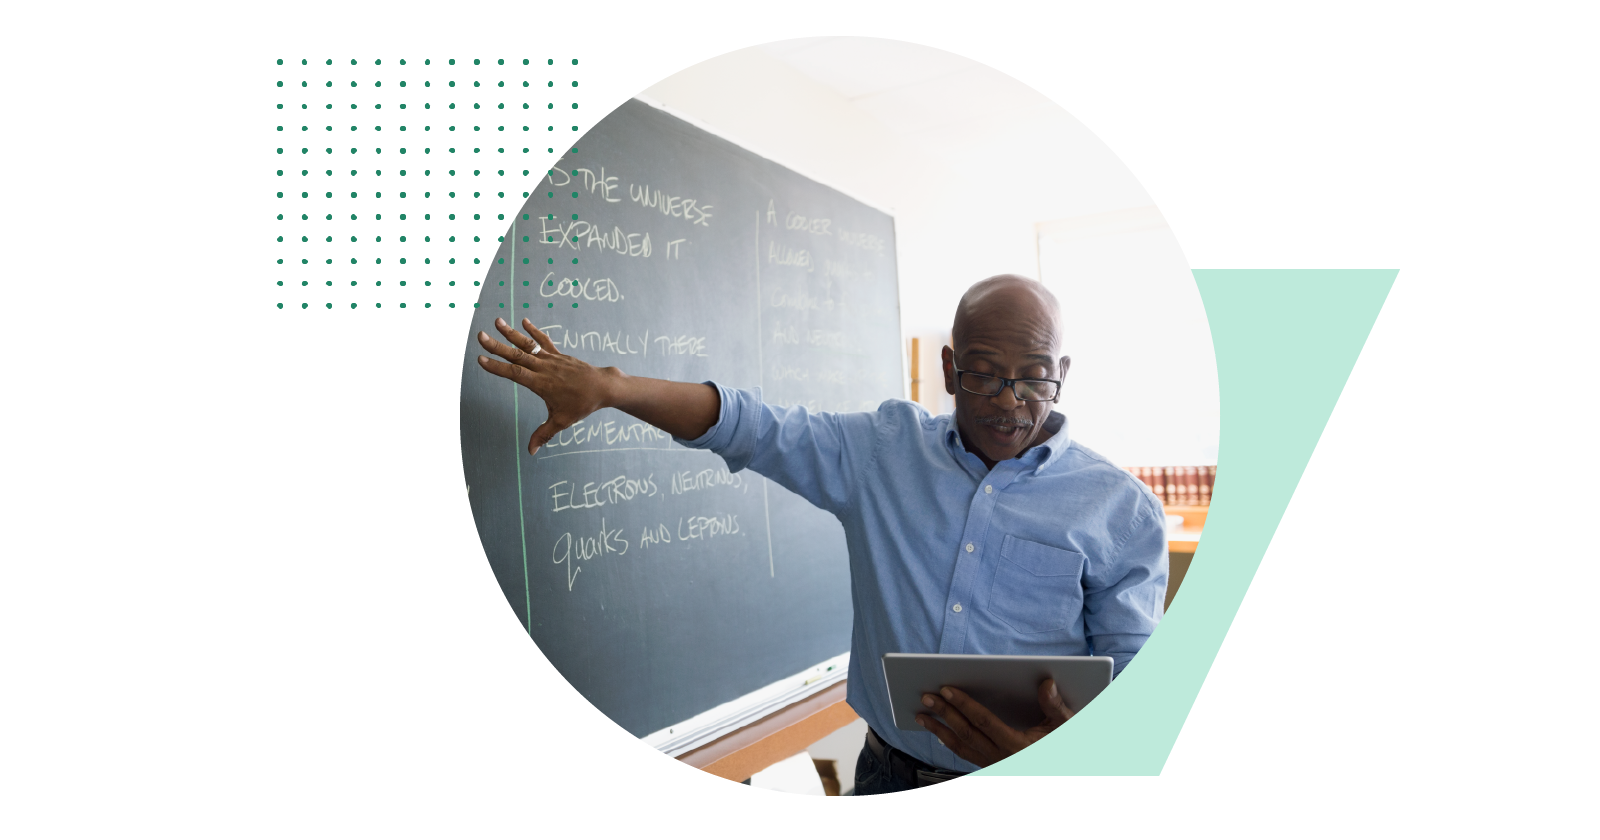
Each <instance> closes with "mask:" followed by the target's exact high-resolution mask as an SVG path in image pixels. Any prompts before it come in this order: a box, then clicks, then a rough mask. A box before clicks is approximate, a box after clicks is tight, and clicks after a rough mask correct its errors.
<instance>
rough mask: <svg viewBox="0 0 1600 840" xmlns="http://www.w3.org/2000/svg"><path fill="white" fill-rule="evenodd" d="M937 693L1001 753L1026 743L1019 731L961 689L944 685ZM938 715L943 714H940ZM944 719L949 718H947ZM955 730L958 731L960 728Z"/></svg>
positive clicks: (1008, 752)
mask: <svg viewBox="0 0 1600 840" xmlns="http://www.w3.org/2000/svg"><path fill="white" fill-rule="evenodd" d="M939 693H940V694H941V695H943V696H944V698H945V699H946V700H948V701H949V704H950V705H951V706H952V707H954V708H955V709H956V710H957V711H959V712H960V715H961V717H962V718H964V719H965V722H966V723H967V725H968V726H969V727H970V728H971V729H972V730H973V731H974V732H975V733H979V734H981V735H982V736H983V738H984V740H986V741H989V742H992V743H993V744H995V745H996V746H998V747H999V748H1000V749H1001V751H1002V752H1003V753H1005V754H1007V755H1009V754H1011V753H1014V752H1017V751H1019V750H1021V749H1022V748H1023V747H1026V746H1027V745H1028V739H1026V738H1024V737H1022V733H1021V732H1018V731H1017V730H1015V729H1012V728H1011V727H1009V726H1007V725H1006V724H1005V723H1004V722H1002V721H1001V720H1000V719H999V718H997V717H995V716H994V712H991V711H989V709H988V708H987V707H985V706H984V705H983V704H981V703H979V702H978V701H976V700H973V699H972V698H971V697H968V696H967V694H966V692H964V691H962V690H961V689H959V688H953V687H951V686H945V687H944V688H942V689H940V690H939ZM940 717H944V716H943V715H940ZM945 719H946V720H949V718H945ZM957 731H958V732H959V731H960V730H957ZM969 739H970V737H969Z"/></svg>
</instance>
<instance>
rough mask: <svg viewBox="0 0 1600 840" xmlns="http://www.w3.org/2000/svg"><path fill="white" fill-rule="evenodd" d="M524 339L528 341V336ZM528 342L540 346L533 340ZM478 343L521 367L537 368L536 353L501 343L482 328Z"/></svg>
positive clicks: (523, 338)
mask: <svg viewBox="0 0 1600 840" xmlns="http://www.w3.org/2000/svg"><path fill="white" fill-rule="evenodd" d="M522 340H523V341H528V338H527V336H523V337H522ZM528 343H529V345H531V346H533V347H535V348H537V346H538V345H535V344H533V342H531V341H528ZM478 345H479V346H481V347H482V348H483V349H485V350H487V351H489V352H490V353H493V354H495V355H496V356H499V357H501V358H503V359H505V360H506V361H508V362H510V363H512V364H514V365H518V366H520V367H525V368H527V369H528V370H536V369H537V368H535V366H534V365H535V364H536V362H535V357H534V355H533V354H532V353H527V352H524V351H522V350H518V349H517V348H515V347H512V346H510V345H506V344H501V343H500V342H498V341H495V340H494V339H493V338H491V337H490V336H489V334H488V333H486V332H483V331H482V330H480V331H479V332H478Z"/></svg>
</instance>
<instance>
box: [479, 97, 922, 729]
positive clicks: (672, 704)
mask: <svg viewBox="0 0 1600 840" xmlns="http://www.w3.org/2000/svg"><path fill="white" fill-rule="evenodd" d="M536 187H537V188H536V189H534V190H532V191H531V194H530V195H529V197H528V199H527V202H526V203H525V204H524V206H523V208H522V210H521V212H520V213H519V214H517V215H516V216H514V217H513V218H511V219H509V220H508V221H509V227H508V228H507V230H506V234H505V236H504V237H503V239H502V241H501V243H500V245H499V248H498V250H497V251H495V257H494V259H493V260H492V261H491V262H490V264H489V269H488V272H487V273H486V275H485V279H484V280H483V281H482V283H483V287H482V290H481V292H480V295H479V298H478V303H477V305H476V308H475V309H474V311H473V316H472V330H471V332H470V333H469V335H468V339H467V342H466V350H465V354H464V357H463V359H462V380H461V383H462V384H461V453H462V463H463V467H464V469H465V473H466V483H467V492H468V497H469V499H470V500H471V505H472V513H473V516H474V518H475V519H476V522H477V527H478V534H479V537H480V538H481V540H482V542H483V547H484V552H485V554H486V555H487V556H488V560H489V564H490V565H491V566H492V567H493V569H494V574H495V577H496V578H497V579H498V581H499V583H500V587H501V589H502V590H503V591H504V592H505V596H506V600H507V601H508V602H509V604H510V606H511V608H512V609H513V610H514V611H515V612H516V614H517V617H518V619H519V620H520V621H521V622H522V624H523V626H524V627H525V628H527V632H528V633H529V635H530V636H532V638H533V640H534V642H536V643H537V644H538V646H539V649H540V650H541V651H542V652H543V653H544V655H545V656H546V657H548V658H549V660H550V661H551V663H553V664H554V665H555V667H556V668H557V669H558V670H559V671H560V672H561V674H562V675H563V676H564V677H566V679H567V680H568V681H570V682H571V683H572V685H573V686H574V687H575V688H577V690H578V691H579V692H580V693H582V694H583V696H584V697H586V698H588V699H589V701H590V702H592V703H594V704H595V705H596V706H597V707H598V708H599V709H600V710H601V711H603V712H604V713H606V715H608V716H609V717H610V718H611V719H612V720H614V721H615V722H616V723H617V724H618V725H620V726H622V727H623V728H624V729H626V730H627V731H629V732H631V733H633V734H634V735H637V736H640V737H643V736H645V735H647V734H649V733H652V732H657V731H659V730H662V729H663V728H664V727H668V726H670V725H672V724H675V723H680V722H682V721H685V720H688V719H690V718H692V717H694V716H696V715H700V714H702V713H705V712H707V710H710V709H713V708H714V707H717V706H719V705H721V704H724V703H729V702H731V701H733V700H735V699H737V698H740V697H743V696H745V695H747V694H749V693H750V692H753V691H756V690H757V689H761V688H763V687H765V686H769V685H771V684H773V683H774V682H775V681H779V680H782V679H784V678H786V677H788V676H790V675H794V674H796V673H798V672H801V671H804V670H805V669H807V668H809V667H811V666H814V665H816V664H817V663H820V662H823V661H824V660H828V659H830V658H833V657H836V656H838V655H839V654H842V653H845V652H847V651H848V650H849V649H850V630H851V600H850V576H849V573H848V559H847V555H846V549H845V539H844V532H843V529H842V528H841V527H840V525H839V523H838V521H837V520H835V519H834V518H833V517H832V516H831V515H830V514H827V513H824V512H822V511H820V510H818V509H816V508H813V507H812V506H811V505H810V504H808V503H807V502H805V501H804V500H803V499H801V498H799V497H798V496H796V495H794V494H792V493H790V492H789V491H787V490H785V489H783V488H782V487H780V486H778V485H777V484H775V483H773V482H771V481H768V480H766V479H764V478H762V477H760V476H758V475H756V474H754V473H752V472H749V471H745V472H742V473H738V474H732V473H729V472H728V471H727V469H726V466H725V465H724V463H723V462H722V459H721V458H720V457H718V456H716V455H714V454H712V453H709V452H705V451H699V450H691V449H688V448H686V447H683V446H680V445H678V444H677V443H675V442H673V441H672V440H671V439H670V438H669V437H668V436H666V435H665V434H664V433H662V432H660V431H659V430H656V429H654V428H652V427H649V426H647V425H645V424H643V423H640V422H639V421H637V420H635V419H634V418H632V417H630V416H628V415H626V414H623V413H621V412H619V411H616V410H612V409H607V410H603V411H601V412H599V413H597V414H595V415H593V416H591V417H590V418H589V419H588V420H587V421H586V422H584V423H583V424H581V425H580V426H575V427H573V429H571V430H569V431H568V432H567V433H565V434H563V435H562V436H560V437H558V438H557V439H556V440H554V441H552V442H551V443H550V444H549V445H547V446H546V447H544V448H543V449H541V450H540V451H539V453H538V455H537V456H534V457H530V456H528V454H527V451H526V446H527V441H528V437H529V435H530V434H531V433H532V432H533V430H534V428H535V427H537V426H538V425H539V424H540V423H542V422H544V419H545V410H544V406H543V404H542V402H541V401H540V400H539V399H538V398H537V397H536V396H534V395H533V394H532V393H531V392H529V391H527V390H524V389H519V388H517V387H514V386H512V385H511V384H510V383H509V382H507V381H505V380H502V379H498V378H496V377H493V376H490V375H489V374H487V373H485V372H484V371H483V370H482V369H480V368H479V367H478V365H477V363H476V361H475V360H476V357H477V356H478V355H479V354H480V353H481V352H482V351H481V349H480V347H479V346H478V344H477V342H476V340H475V339H474V338H473V336H476V334H477V332H478V331H479V330H484V331H487V332H489V334H490V335H495V330H494V327H493V322H494V319H495V318H496V317H505V318H506V320H507V321H509V322H511V323H512V324H520V322H521V319H522V318H524V317H527V318H529V319H531V320H532V321H533V323H534V324H535V325H536V326H538V327H540V328H541V329H544V330H545V331H546V332H548V333H549V334H550V336H551V338H552V339H554V340H555V341H556V342H557V343H558V344H559V345H560V347H561V348H562V351H563V352H565V353H568V354H570V355H573V356H577V357H579V358H582V359H584V360H586V361H588V362H590V363H592V364H595V365H599V366H607V365H616V366H617V367H619V368H622V369H623V370H624V371H626V372H628V373H630V374H637V375H643V376H651V377H658V378H663V379H673V380H679V381H690V382H700V381H706V380H715V381H717V382H719V383H722V384H725V385H728V386H731V387H738V388H749V387H761V388H763V394H764V398H765V400H766V401H767V402H769V403H775V404H783V405H797V404H803V405H806V406H807V407H809V408H811V409H813V410H818V411H860V410H872V409H874V408H876V407H877V406H878V404H879V403H881V402H882V401H883V400H885V399H890V398H898V397H902V396H903V393H902V391H903V386H902V383H903V379H902V372H901V359H902V356H901V350H900V324H899V302H898V292H897V286H896V273H895V248H894V220H893V218H892V217H890V216H889V215H888V214H886V213H884V212H882V211H879V210H877V209H874V208H872V207H869V206H867V205H865V204H863V203H861V202H860V201H857V200H855V199H852V198H850V197H849V196H846V195H845V194H843V193H841V192H839V191H837V190H834V189H832V188H830V187H827V186H824V185H822V184H820V183H818V182H816V181H813V180H811V179H808V178H806V177H804V176H802V175H800V174H798V173H796V172H794V171H792V170H789V169H787V168H785V167H783V166H781V165H779V164H777V163H774V162H773V161H771V160H767V159H765V158H762V157H760V156H758V155H756V154H754V153H752V152H751V151H749V150H746V149H744V148H741V147H739V146H737V145H735V144H733V143H731V142H729V141H728V140H725V139H722V138H720V137H717V136H715V135H713V134H711V133H709V132H707V131H705V130H703V129H701V128H698V127H696V126H694V125H691V124H690V123H688V122H686V121H684V120H682V119H679V118H677V117H675V116H673V115H671V114H668V113H666V112H665V111H662V110H660V109H657V108H654V107H652V106H650V105H647V104H645V103H643V102H641V101H638V100H630V101H628V102H627V103H625V104H624V105H622V106H621V107H620V108H618V109H617V110H616V111H614V112H612V113H611V114H609V115H608V116H607V117H605V118H604V119H603V120H601V121H600V122H599V123H598V124H597V125H596V126H595V127H594V128H592V129H590V130H589V131H588V132H587V133H586V134H584V135H583V136H582V138H581V139H579V140H578V141H576V143H575V144H574V145H573V146H571V147H569V149H568V151H567V153H566V154H564V155H563V156H562V157H561V159H560V162H559V164H558V165H557V166H556V167H555V168H554V169H551V170H549V171H548V173H547V174H546V177H545V178H544V179H543V180H542V181H540V182H538V183H537V185H536Z"/></svg>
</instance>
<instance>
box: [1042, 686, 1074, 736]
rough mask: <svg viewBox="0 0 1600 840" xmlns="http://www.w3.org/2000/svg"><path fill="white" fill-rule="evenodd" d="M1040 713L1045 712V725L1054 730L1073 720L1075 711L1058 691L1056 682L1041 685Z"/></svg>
mask: <svg viewBox="0 0 1600 840" xmlns="http://www.w3.org/2000/svg"><path fill="white" fill-rule="evenodd" d="M1039 711H1041V712H1044V721H1045V725H1046V726H1049V727H1050V728H1052V729H1054V728H1055V727H1057V726H1060V725H1061V724H1063V723H1066V722H1067V721H1069V720H1072V715H1073V711H1072V709H1070V708H1068V707H1067V701H1066V700H1065V699H1063V698H1062V696H1061V692H1060V691H1058V690H1056V681H1055V680H1045V681H1044V682H1042V683H1039Z"/></svg>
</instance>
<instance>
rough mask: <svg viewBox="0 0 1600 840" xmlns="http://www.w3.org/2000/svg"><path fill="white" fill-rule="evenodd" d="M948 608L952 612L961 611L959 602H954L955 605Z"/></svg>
mask: <svg viewBox="0 0 1600 840" xmlns="http://www.w3.org/2000/svg"><path fill="white" fill-rule="evenodd" d="M950 609H951V611H952V612H961V605H960V604H956V605H955V606H953V607H951V608H950Z"/></svg>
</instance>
